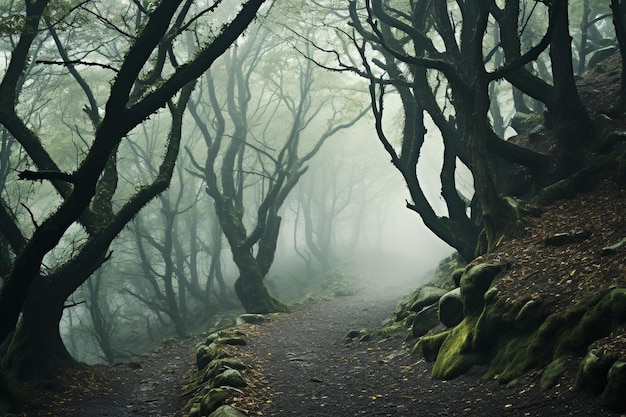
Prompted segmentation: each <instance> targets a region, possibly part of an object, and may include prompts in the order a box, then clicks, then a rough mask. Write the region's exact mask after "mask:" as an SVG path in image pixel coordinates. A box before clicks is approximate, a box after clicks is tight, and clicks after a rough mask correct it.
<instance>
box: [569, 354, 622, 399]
mask: <svg viewBox="0 0 626 417" xmlns="http://www.w3.org/2000/svg"><path fill="white" fill-rule="evenodd" d="M616 360H617V356H616V355H615V354H608V355H607V354H605V353H604V352H601V351H599V350H597V349H590V350H589V352H587V355H586V356H585V357H584V359H583V360H582V362H581V363H580V366H579V367H578V375H577V376H576V384H575V386H574V388H575V389H576V391H579V392H580V393H581V394H583V395H584V396H588V397H595V396H597V395H600V394H601V393H602V391H604V388H605V387H606V384H607V376H608V373H609V369H611V366H612V365H613V364H614V363H615V361H616Z"/></svg>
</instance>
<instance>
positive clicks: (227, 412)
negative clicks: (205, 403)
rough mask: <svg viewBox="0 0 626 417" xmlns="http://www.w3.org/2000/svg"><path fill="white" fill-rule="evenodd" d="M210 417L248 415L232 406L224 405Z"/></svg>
mask: <svg viewBox="0 0 626 417" xmlns="http://www.w3.org/2000/svg"><path fill="white" fill-rule="evenodd" d="M209 417H246V415H245V414H243V413H242V412H241V411H239V410H237V409H236V408H233V407H231V406H230V405H223V406H221V407H220V408H218V409H217V410H215V411H213V412H212V413H211V414H209Z"/></svg>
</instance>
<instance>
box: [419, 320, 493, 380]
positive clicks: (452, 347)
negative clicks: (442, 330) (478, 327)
mask: <svg viewBox="0 0 626 417" xmlns="http://www.w3.org/2000/svg"><path fill="white" fill-rule="evenodd" d="M476 321H477V318H476V317H475V316H473V317H466V318H465V319H464V320H463V321H462V322H461V323H460V324H459V325H458V326H456V327H455V328H453V329H451V330H450V334H449V335H448V336H447V337H446V338H445V340H444V341H443V343H442V344H441V347H440V348H439V352H438V353H437V360H435V364H434V365H433V370H432V373H431V377H432V378H435V379H444V380H447V379H453V378H456V377H457V376H459V375H462V374H464V373H465V372H467V371H469V370H470V369H471V368H472V366H474V365H477V364H479V363H483V362H484V359H483V358H482V356H481V354H480V353H479V352H476V351H474V350H473V349H472V329H473V328H474V326H475V324H476Z"/></svg>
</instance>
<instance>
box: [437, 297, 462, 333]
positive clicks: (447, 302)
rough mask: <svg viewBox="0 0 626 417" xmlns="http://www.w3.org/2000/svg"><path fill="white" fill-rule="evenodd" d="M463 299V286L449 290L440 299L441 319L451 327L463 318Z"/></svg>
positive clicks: (445, 324)
mask: <svg viewBox="0 0 626 417" xmlns="http://www.w3.org/2000/svg"><path fill="white" fill-rule="evenodd" d="M463 317H464V315H463V299H462V298H461V288H455V289H454V290H452V291H448V292H447V293H445V294H444V295H443V296H442V297H441V298H440V299H439V321H441V323H443V325H444V326H446V327H448V328H451V327H454V326H456V325H457V324H459V323H460V322H461V321H462V320H463Z"/></svg>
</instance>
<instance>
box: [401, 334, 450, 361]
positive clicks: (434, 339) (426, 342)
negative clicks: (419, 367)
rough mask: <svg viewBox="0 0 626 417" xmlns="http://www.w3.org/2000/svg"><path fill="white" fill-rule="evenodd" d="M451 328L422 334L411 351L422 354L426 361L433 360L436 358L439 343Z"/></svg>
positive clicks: (441, 343)
mask: <svg viewBox="0 0 626 417" xmlns="http://www.w3.org/2000/svg"><path fill="white" fill-rule="evenodd" d="M450 332H451V330H446V331H445V332H442V333H437V334H434V335H432V336H424V337H422V338H421V339H420V340H418V341H417V343H416V344H415V346H413V349H411V353H413V354H416V355H420V356H422V357H423V358H424V359H425V360H426V361H427V362H434V361H435V360H436V359H437V355H438V354H439V350H440V349H441V345H443V342H444V341H445V340H446V338H447V337H448V335H449V334H450Z"/></svg>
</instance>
